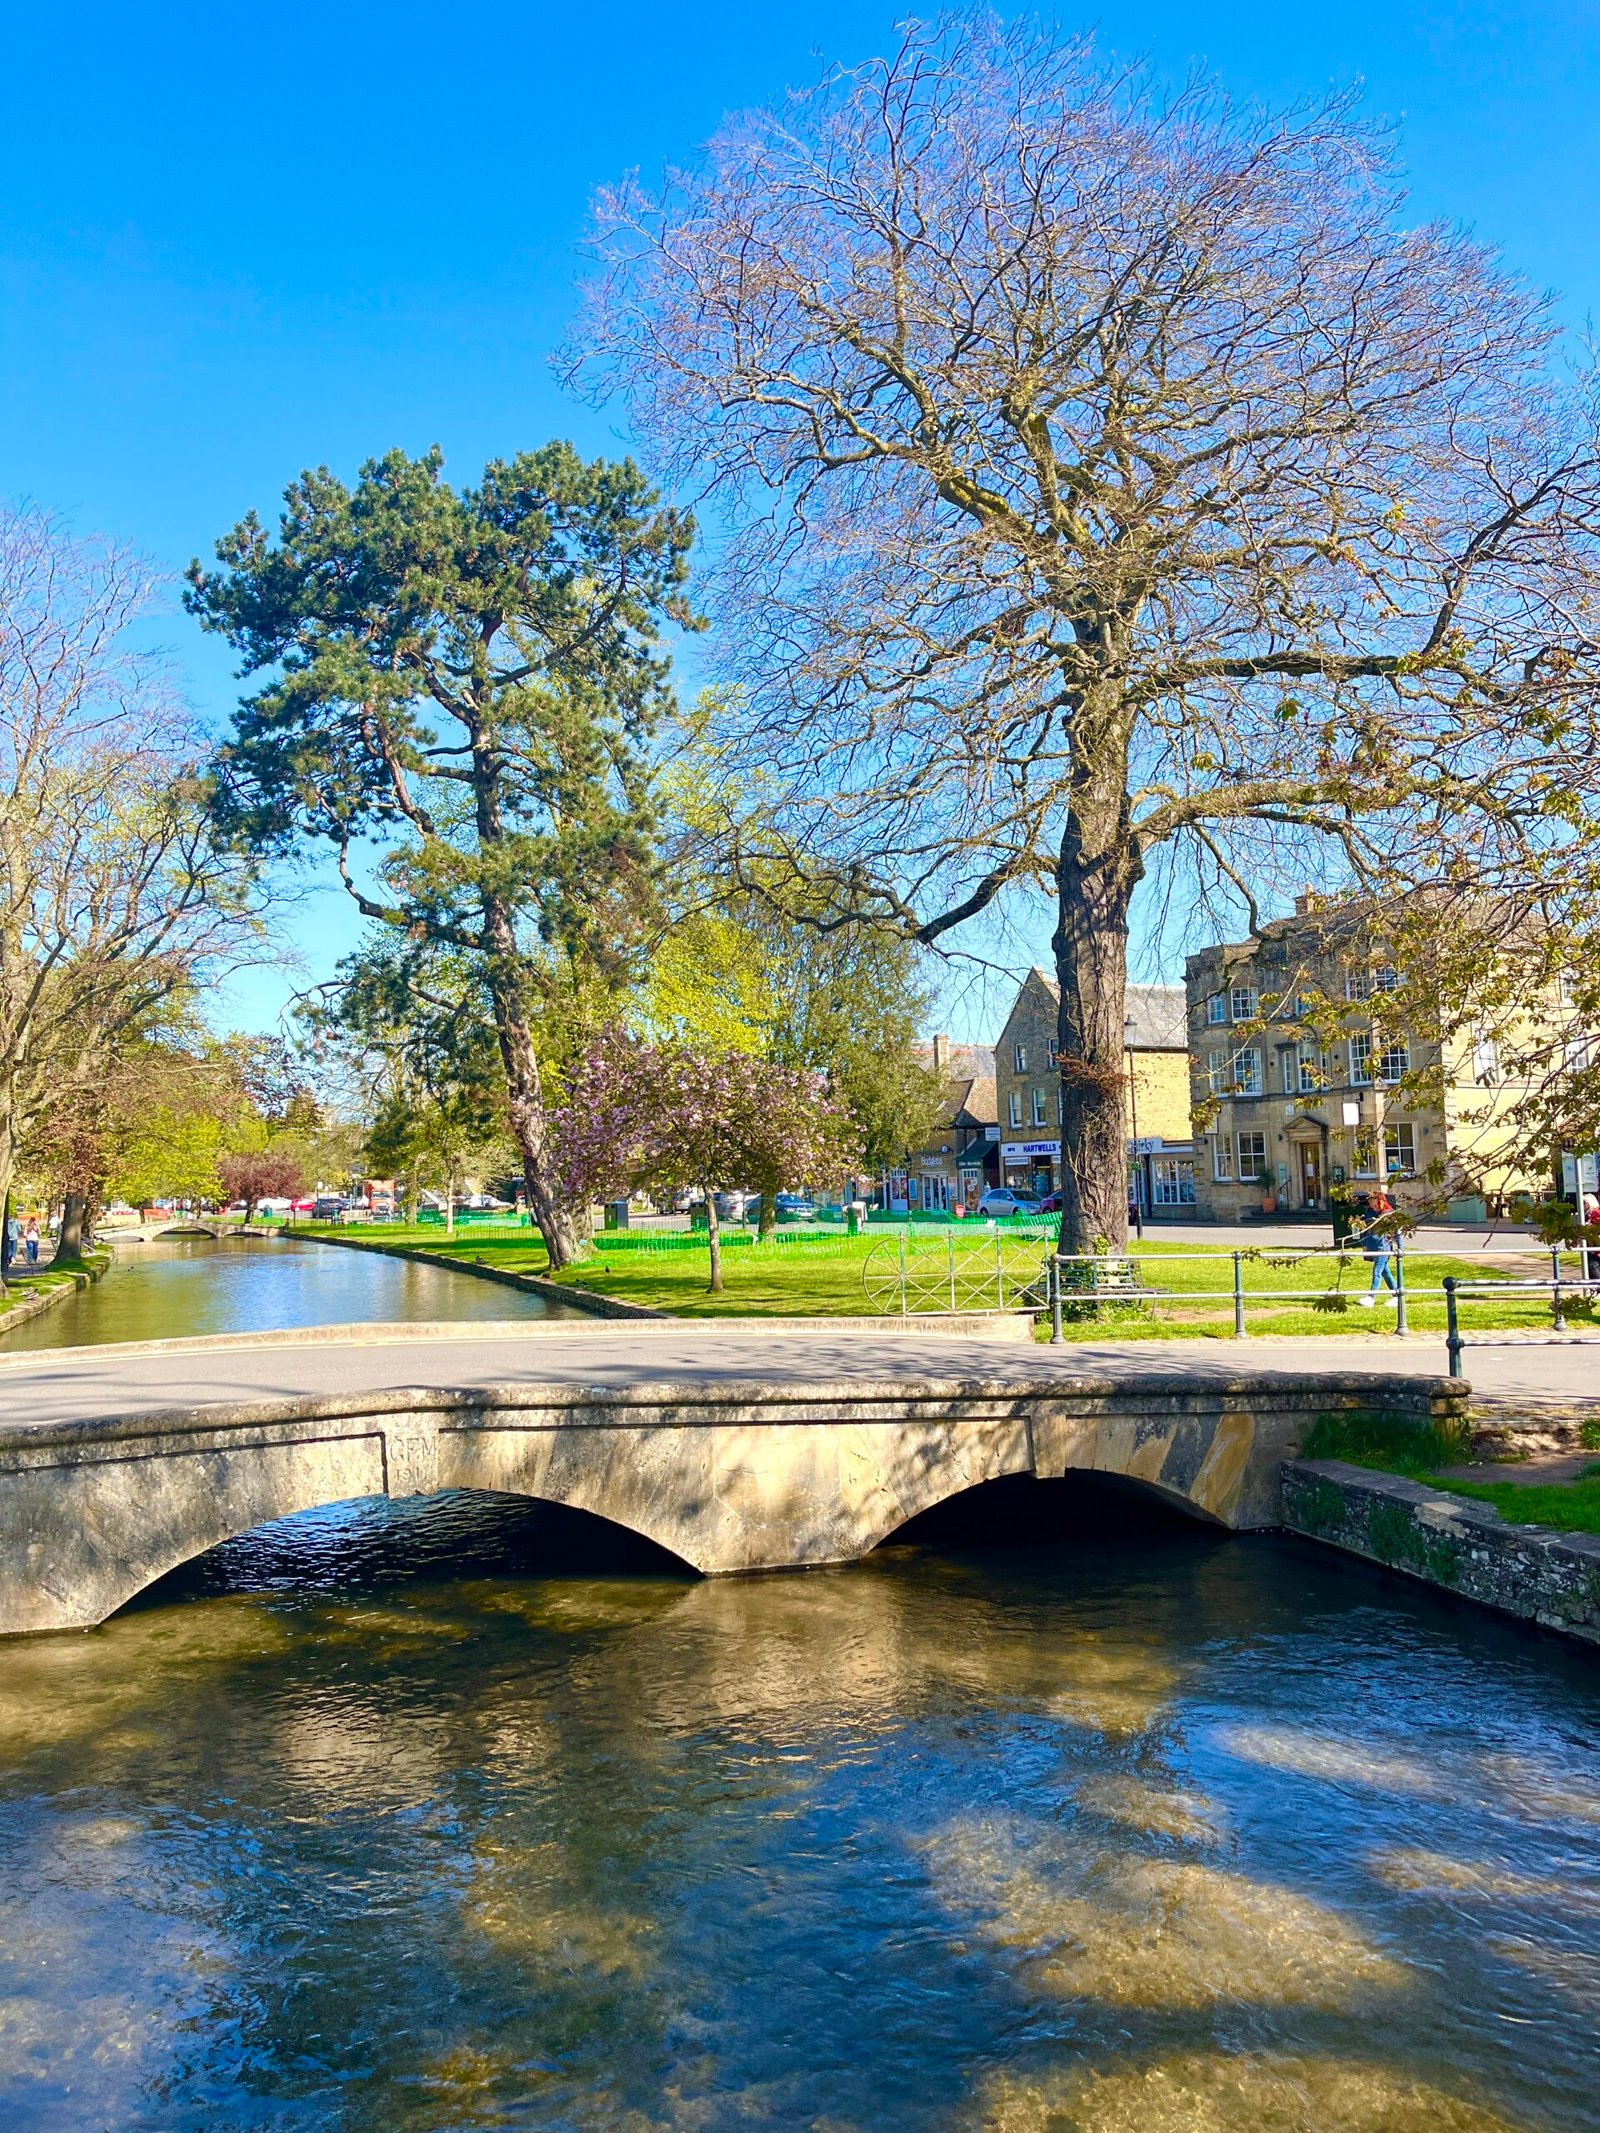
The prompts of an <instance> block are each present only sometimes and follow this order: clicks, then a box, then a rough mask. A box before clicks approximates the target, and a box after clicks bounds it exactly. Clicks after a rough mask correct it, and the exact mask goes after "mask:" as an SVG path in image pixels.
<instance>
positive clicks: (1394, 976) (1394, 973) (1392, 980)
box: [1372, 963, 1400, 992]
mask: <svg viewBox="0 0 1600 2133" xmlns="http://www.w3.org/2000/svg"><path fill="white" fill-rule="evenodd" d="M1372 989H1373V991H1374V992H1398V991H1399V990H1400V973H1399V971H1398V970H1396V969H1395V967H1394V965H1393V963H1380V964H1379V965H1378V967H1377V969H1376V970H1375V971H1374V972H1373V973H1372Z"/></svg>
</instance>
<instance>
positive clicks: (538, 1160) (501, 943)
mask: <svg viewBox="0 0 1600 2133" xmlns="http://www.w3.org/2000/svg"><path fill="white" fill-rule="evenodd" d="M485 901H486V904H487V902H488V900H487V899H486V900H485ZM487 923H488V932H489V934H490V936H491V945H492V948H493V950H494V956H495V964H494V966H491V976H490V981H489V989H490V993H491V996H492V997H493V1000H494V1019H495V1035H496V1037H497V1039H498V1040H499V1045H500V1059H501V1064H502V1065H503V1066H504V1068H505V1076H506V1110H507V1114H508V1116H509V1119H510V1124H511V1131H512V1133H513V1135H514V1136H515V1138H516V1143H517V1146H518V1148H519V1149H520V1150H521V1151H522V1185H523V1190H524V1191H525V1192H526V1194H527V1196H528V1212H529V1214H531V1215H532V1217H533V1219H534V1221H535V1222H537V1223H538V1225H539V1228H540V1230H541V1232H542V1233H543V1236H544V1248H545V1251H546V1253H547V1255H548V1257H549V1260H550V1265H551V1268H552V1270H554V1269H555V1268H557V1267H564V1266H567V1265H569V1264H570V1263H571V1261H573V1260H574V1259H580V1258H582V1256H583V1247H584V1243H585V1241H586V1239H587V1236H588V1229H587V1224H586V1220H585V1216H584V1211H581V1210H578V1209H575V1208H570V1207H568V1206H567V1205H566V1203H565V1201H564V1200H563V1199H562V1198H561V1196H560V1194H559V1193H558V1192H557V1190H556V1187H555V1180H554V1177H553V1175H552V1164H551V1161H550V1145H549V1128H548V1125H547V1123H546V1120H545V1109H544V1085H543V1081H542V1078H541V1076H540V1073H539V1055H538V1052H537V1050H536V1049H535V1046H534V1042H533V1030H532V1028H531V1027H530V1025H529V1022H528V1018H527V1015H526V1014H525V1013H524V1012H523V1009H522V1005H521V1002H520V1001H519V999H518V997H517V989H516V986H515V982H514V979H513V978H512V977H511V976H510V975H509V973H510V971H511V970H512V968H513V966H514V963H515V958H516V938H515V935H514V933H513V931H512V928H511V921H510V918H509V916H508V915H507V914H506V913H504V912H503V911H499V910H498V909H496V908H494V907H490V908H489V909H488V911H487Z"/></svg>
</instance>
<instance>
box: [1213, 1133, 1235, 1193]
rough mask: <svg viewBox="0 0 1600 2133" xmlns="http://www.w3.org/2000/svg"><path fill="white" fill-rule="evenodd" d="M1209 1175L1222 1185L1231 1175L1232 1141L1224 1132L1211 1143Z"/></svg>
mask: <svg viewBox="0 0 1600 2133" xmlns="http://www.w3.org/2000/svg"><path fill="white" fill-rule="evenodd" d="M1211 1175H1212V1176H1213V1177H1214V1178H1216V1179H1218V1180H1220V1182H1221V1183H1223V1184H1224V1185H1225V1184H1227V1182H1228V1180H1229V1179H1230V1178H1231V1177H1232V1176H1233V1143H1232V1141H1231V1140H1229V1138H1228V1136H1227V1135H1226V1134H1225V1133H1219V1134H1218V1135H1217V1137H1216V1139H1215V1140H1214V1141H1213V1142H1212V1144H1211Z"/></svg>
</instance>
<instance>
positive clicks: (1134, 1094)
mask: <svg viewBox="0 0 1600 2133" xmlns="http://www.w3.org/2000/svg"><path fill="white" fill-rule="evenodd" d="M1122 1056H1123V1057H1124V1059H1126V1060H1127V1062H1128V1119H1129V1123H1130V1124H1131V1125H1132V1127H1133V1162H1134V1171H1133V1234H1134V1235H1135V1236H1136V1237H1137V1238H1138V1240H1139V1242H1140V1243H1141V1244H1143V1242H1144V1158H1143V1157H1142V1156H1141V1155H1140V1153H1139V1097H1138V1091H1137V1085H1136V1083H1135V1081H1134V1073H1133V1017H1132V1015H1124V1016H1123V1018H1122Z"/></svg>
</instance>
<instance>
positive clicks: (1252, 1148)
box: [1239, 1133, 1267, 1185]
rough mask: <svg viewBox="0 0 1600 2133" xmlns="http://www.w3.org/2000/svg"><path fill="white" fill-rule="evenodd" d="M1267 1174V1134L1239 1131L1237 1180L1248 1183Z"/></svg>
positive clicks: (1242, 1183) (1243, 1183)
mask: <svg viewBox="0 0 1600 2133" xmlns="http://www.w3.org/2000/svg"><path fill="white" fill-rule="evenodd" d="M1266 1174H1267V1136H1266V1135H1265V1134H1264V1133H1241V1134H1240V1135H1239V1182H1240V1184H1241V1185H1245V1184H1249V1183H1250V1182H1251V1180H1253V1179H1261V1178H1264V1177H1265V1176H1266Z"/></svg>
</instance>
